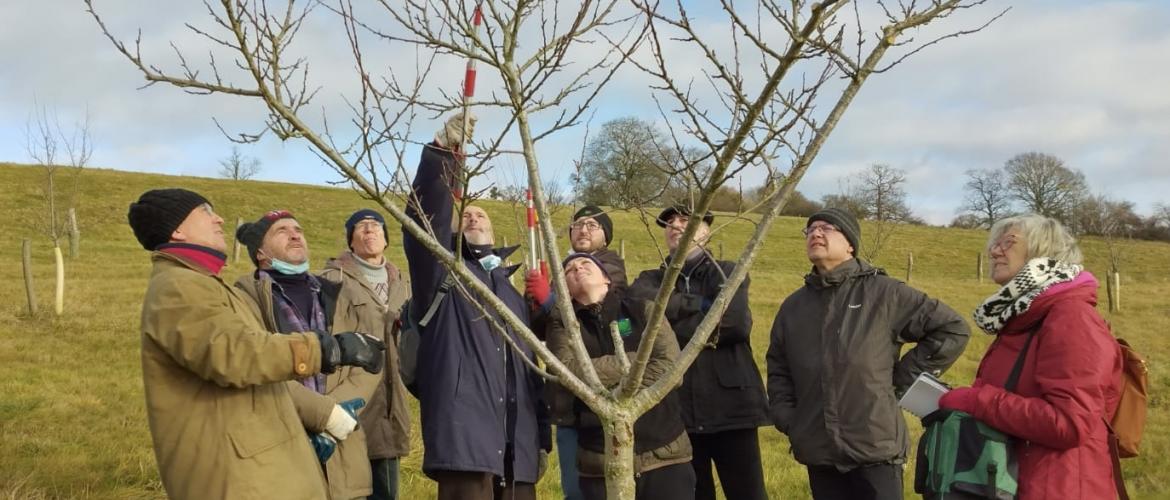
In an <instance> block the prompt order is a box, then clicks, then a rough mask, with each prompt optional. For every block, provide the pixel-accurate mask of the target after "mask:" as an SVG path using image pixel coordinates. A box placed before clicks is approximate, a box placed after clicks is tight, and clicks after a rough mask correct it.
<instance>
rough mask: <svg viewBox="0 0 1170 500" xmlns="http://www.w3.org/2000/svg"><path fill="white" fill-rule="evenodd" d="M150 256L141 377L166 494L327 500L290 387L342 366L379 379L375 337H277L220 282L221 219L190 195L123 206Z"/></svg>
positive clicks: (171, 194)
mask: <svg viewBox="0 0 1170 500" xmlns="http://www.w3.org/2000/svg"><path fill="white" fill-rule="evenodd" d="M127 218H128V219H129V223H130V227H131V228H132V229H133V231H134V236H135V237H136V238H137V239H138V242H139V243H141V244H142V246H143V248H145V249H147V250H151V251H153V253H152V254H151V260H152V261H153V270H152V272H151V277H150V283H149V285H148V287H147V290H146V299H145V301H144V303H143V306H142V378H143V385H144V387H145V392H146V409H147V418H148V420H149V423H150V432H151V438H152V439H153V442H154V452H155V458H156V460H157V462H158V468H159V474H160V476H161V479H162V484H163V487H164V488H165V489H166V492H167V495H168V496H169V497H170V498H173V499H180V500H182V499H205V498H232V499H268V498H281V499H322V498H327V494H326V490H325V484H324V480H323V478H322V475H321V472H320V468H319V467H318V466H317V463H316V460H315V459H314V456H313V449H312V447H311V446H310V445H309V441H308V440H307V439H306V438H305V434H304V431H303V430H302V424H301V421H300V419H299V418H298V416H297V412H296V410H295V409H294V407H293V402H292V398H291V397H290V394H289V387H290V385H289V384H288V383H287V381H289V380H293V379H296V378H300V377H305V376H310V375H313V374H315V373H318V372H325V373H332V372H334V371H336V370H337V369H338V368H339V367H341V366H361V367H362V368H364V369H366V370H369V371H372V372H378V371H379V370H380V369H381V365H382V359H383V355H382V353H381V349H384V346H383V345H382V344H381V342H380V341H378V340H377V339H375V338H370V337H368V336H365V335H362V334H357V333H345V334H340V335H337V336H331V335H326V334H318V333H312V332H306V333H295V334H291V335H272V334H271V333H270V332H268V331H267V330H265V329H264V327H263V326H261V325H260V322H259V320H258V319H257V318H258V312H257V311H256V309H255V306H254V305H252V303H251V301H249V300H248V299H247V298H245V297H244V296H243V295H241V294H239V293H238V292H237V291H235V290H234V289H233V288H232V287H230V286H228V285H227V283H224V281H223V280H222V279H221V278H220V277H219V271H220V269H222V268H223V265H224V261H225V255H224V253H223V252H224V250H225V249H226V248H227V245H226V243H225V242H224V237H223V219H222V218H220V217H219V216H218V215H216V214H215V212H214V211H213V210H212V208H211V204H210V203H208V202H207V200H206V199H205V198H204V197H202V196H200V195H199V194H197V193H194V192H191V191H187V190H184V189H157V190H151V191H147V192H145V193H143V194H142V196H141V197H140V198H139V199H138V201H137V202H135V203H131V204H130V209H129V213H128V214H127Z"/></svg>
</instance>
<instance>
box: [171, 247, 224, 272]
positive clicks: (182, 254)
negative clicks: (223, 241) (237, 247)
mask: <svg viewBox="0 0 1170 500" xmlns="http://www.w3.org/2000/svg"><path fill="white" fill-rule="evenodd" d="M157 250H158V251H160V252H162V253H165V254H169V255H174V256H175V257H178V258H180V259H183V260H185V261H187V262H190V263H192V264H195V265H197V266H199V267H202V268H203V269H206V270H207V271H208V272H210V273H211V274H215V275H218V274H219V271H220V270H221V269H223V266H224V265H225V264H227V255H226V254H224V253H223V252H220V251H218V250H213V249H211V248H207V247H204V246H199V245H191V244H187V243H167V244H165V245H159V247H158V248H157Z"/></svg>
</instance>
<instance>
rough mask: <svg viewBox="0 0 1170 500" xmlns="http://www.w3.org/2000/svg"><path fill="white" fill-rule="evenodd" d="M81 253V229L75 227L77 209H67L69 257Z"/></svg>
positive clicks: (72, 257)
mask: <svg viewBox="0 0 1170 500" xmlns="http://www.w3.org/2000/svg"><path fill="white" fill-rule="evenodd" d="M80 254H81V229H80V228H78V227H77V210H76V209H73V208H70V209H69V258H71V259H75V258H77V256H78V255H80Z"/></svg>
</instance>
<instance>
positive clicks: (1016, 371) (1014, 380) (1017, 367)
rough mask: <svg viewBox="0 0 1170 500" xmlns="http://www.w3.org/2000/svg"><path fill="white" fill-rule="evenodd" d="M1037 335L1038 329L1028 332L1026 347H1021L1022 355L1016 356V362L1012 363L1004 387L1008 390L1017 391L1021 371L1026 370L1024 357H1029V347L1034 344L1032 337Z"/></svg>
mask: <svg viewBox="0 0 1170 500" xmlns="http://www.w3.org/2000/svg"><path fill="white" fill-rule="evenodd" d="M1034 336H1036V330H1032V331H1030V332H1028V340H1025V341H1024V348H1023V349H1020V355H1019V356H1017V357H1016V364H1014V365H1012V372H1011V374H1009V375H1008V378H1007V382H1006V383H1004V384H1003V388H1004V390H1005V391H1008V392H1016V384H1018V383H1019V382H1020V372H1022V371H1024V358H1026V357H1028V347H1030V346H1031V345H1032V337H1034Z"/></svg>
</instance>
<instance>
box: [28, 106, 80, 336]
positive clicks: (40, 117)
mask: <svg viewBox="0 0 1170 500" xmlns="http://www.w3.org/2000/svg"><path fill="white" fill-rule="evenodd" d="M33 106H34V110H33V112H32V113H30V114H29V116H28V118H27V119H26V120H25V125H24V140H25V152H26V153H27V154H28V156H29V158H31V159H32V160H33V162H35V163H36V164H37V165H38V166H39V167H40V168H41V169H42V170H44V173H45V184H44V187H43V191H42V196H43V198H44V200H45V212H44V214H45V216H44V219H43V222H41V223H40V224H38V225H40V226H41V227H42V230H43V231H44V233H45V234H46V235H47V236H48V237H49V240H50V241H51V242H52V243H53V258H54V261H55V262H56V270H57V272H56V277H57V279H56V288H55V293H54V299H55V300H54V305H53V311H54V312H55V313H56V314H57V315H58V316H60V315H61V314H62V313H63V312H64V307H65V302H64V301H65V262H64V256H63V255H62V253H61V239H62V238H64V237H66V236H72V237H73V238H74V241H73V248H74V253H76V237H77V234H78V231H79V230H78V228H77V220H76V216H75V215H74V207H75V206H76V204H77V193H78V189H77V187H78V181H79V178H80V173H81V169H82V168H84V167H85V165H86V164H88V163H89V160H90V158H91V157H92V156H93V138H92V136H91V135H90V131H89V110H88V109H87V110H86V112H85V115H84V117H83V119H82V120H79V121H77V122H75V123H74V124H73V127H71V128H70V129H69V131H68V132H66V131H65V129H64V128H62V127H61V122H60V120H59V118H58V116H57V112H56V110H53V111H49V109H48V108H47V107H46V106H43V105H40V104H39V103H38V102H37V101H36V100H35V99H34V101H33ZM62 160H64V161H65V162H67V163H65V164H62V163H61V161H62ZM62 169H65V170H62ZM63 173H64V174H66V175H67V177H66V178H64V179H63V178H62V174H63ZM62 184H64V185H62ZM62 192H64V195H65V200H64V201H65V202H64V203H61V200H60V197H59V195H60V194H61V193H62ZM62 205H64V206H65V207H67V208H66V210H65V213H67V214H69V215H70V216H69V217H64V216H62V210H61V206H62ZM66 221H67V223H66Z"/></svg>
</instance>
